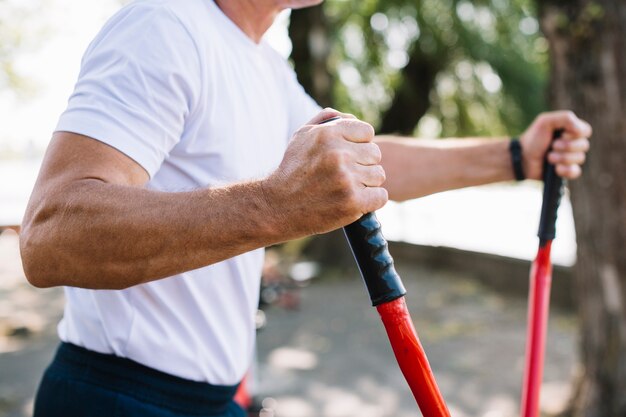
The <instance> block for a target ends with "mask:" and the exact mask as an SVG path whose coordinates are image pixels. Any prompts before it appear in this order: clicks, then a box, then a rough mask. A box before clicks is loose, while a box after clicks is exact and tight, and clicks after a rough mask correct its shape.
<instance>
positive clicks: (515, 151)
mask: <svg viewBox="0 0 626 417" xmlns="http://www.w3.org/2000/svg"><path fill="white" fill-rule="evenodd" d="M509 151H510V152H511V163H512V165H513V173H514V174H515V179H516V180H517V181H523V180H525V179H526V175H524V167H523V166H522V145H521V144H520V142H519V139H517V138H511V142H510V143H509Z"/></svg>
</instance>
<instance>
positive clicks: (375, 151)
mask: <svg viewBox="0 0 626 417" xmlns="http://www.w3.org/2000/svg"><path fill="white" fill-rule="evenodd" d="M371 147H372V150H371V152H372V156H373V159H374V161H375V162H376V163H377V164H378V163H380V161H382V159H383V153H382V152H381V151H380V147H379V146H378V145H377V144H375V143H372V146H371Z"/></svg>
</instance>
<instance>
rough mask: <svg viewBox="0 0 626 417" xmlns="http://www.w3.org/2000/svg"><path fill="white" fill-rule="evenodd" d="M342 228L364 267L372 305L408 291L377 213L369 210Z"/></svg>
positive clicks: (360, 268)
mask: <svg viewBox="0 0 626 417" xmlns="http://www.w3.org/2000/svg"><path fill="white" fill-rule="evenodd" d="M343 231H344V232H345V234H346V238H347V239H348V243H349V244H350V248H351V249H352V254H353V255H354V259H356V263H357V265H358V266H359V270H360V271H361V276H362V277H363V281H364V282H365V286H366V287H367V291H368V292H369V295H370V299H371V300H372V305H373V306H377V305H379V304H383V303H387V302H390V301H393V300H395V299H397V298H400V297H402V296H403V295H405V294H406V290H405V289H404V285H402V280H401V279H400V276H399V275H398V273H397V272H396V269H395V268H394V266H393V258H392V257H391V254H390V253H389V248H388V246H387V241H386V240H385V238H384V237H383V234H382V231H381V227H380V222H379V221H378V219H377V218H376V214H374V213H367V214H366V215H364V216H363V217H361V218H360V219H359V220H357V221H356V222H354V223H352V224H349V225H348V226H346V227H344V228H343Z"/></svg>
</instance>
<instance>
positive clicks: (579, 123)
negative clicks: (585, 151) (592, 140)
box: [541, 110, 592, 137]
mask: <svg viewBox="0 0 626 417" xmlns="http://www.w3.org/2000/svg"><path fill="white" fill-rule="evenodd" d="M541 123H542V124H543V125H544V127H546V128H548V129H550V130H557V129H565V131H566V132H568V133H570V134H572V135H574V136H578V137H589V136H591V134H592V129H591V126H590V125H589V123H587V122H585V121H584V120H582V119H579V118H578V116H576V114H574V112H571V111H568V110H562V111H555V112H550V113H544V114H543V115H541Z"/></svg>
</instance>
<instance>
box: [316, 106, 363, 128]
mask: <svg viewBox="0 0 626 417" xmlns="http://www.w3.org/2000/svg"><path fill="white" fill-rule="evenodd" d="M333 117H340V118H342V119H356V116H354V115H353V114H350V113H342V112H340V111H339V110H335V109H333V108H332V107H326V108H325V109H324V110H322V111H320V112H319V113H318V114H316V115H315V117H313V118H312V119H311V120H309V121H308V122H307V123H306V124H308V125H318V124H320V123H322V122H324V121H325V120H328V119H332V118H333Z"/></svg>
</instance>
